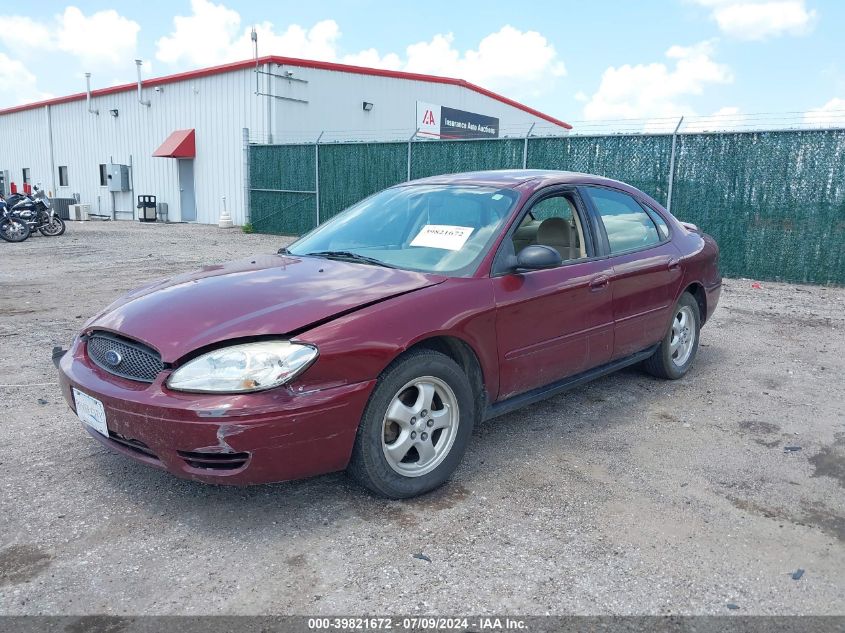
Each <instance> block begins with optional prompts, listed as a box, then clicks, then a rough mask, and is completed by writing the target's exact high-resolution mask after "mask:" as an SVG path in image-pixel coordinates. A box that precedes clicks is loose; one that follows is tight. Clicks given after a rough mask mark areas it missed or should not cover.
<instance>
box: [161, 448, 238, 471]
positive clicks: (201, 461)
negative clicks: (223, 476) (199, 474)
mask: <svg viewBox="0 0 845 633" xmlns="http://www.w3.org/2000/svg"><path fill="white" fill-rule="evenodd" d="M176 452H177V453H179V457H181V458H182V459H184V460H185V462H187V464H188V466H191V467H193V468H202V469H204V470H236V469H238V468H240V467H241V466H243V465H244V464H246V462H247V460H248V459H249V453H201V452H198V451H176Z"/></svg>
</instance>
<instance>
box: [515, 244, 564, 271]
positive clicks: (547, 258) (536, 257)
mask: <svg viewBox="0 0 845 633" xmlns="http://www.w3.org/2000/svg"><path fill="white" fill-rule="evenodd" d="M515 260H516V261H515V262H514V268H515V269H517V270H543V269H544V268H557V267H558V266H560V265H561V263H563V259H562V258H561V256H560V253H558V252H557V251H556V250H555V249H553V248H552V247H551V246H543V245H542V244H533V245H531V246H526V247H525V248H523V249H522V250H521V251H519V254H518V255H517V256H516V257H515Z"/></svg>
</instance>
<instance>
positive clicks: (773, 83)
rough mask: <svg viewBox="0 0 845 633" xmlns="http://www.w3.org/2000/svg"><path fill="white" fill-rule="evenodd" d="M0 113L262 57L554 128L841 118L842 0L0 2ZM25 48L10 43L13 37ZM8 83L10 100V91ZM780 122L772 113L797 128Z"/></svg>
mask: <svg viewBox="0 0 845 633" xmlns="http://www.w3.org/2000/svg"><path fill="white" fill-rule="evenodd" d="M0 24H2V25H3V28H2V30H0V85H3V86H4V91H3V93H2V95H0V107H5V106H10V105H15V104H17V103H19V102H26V101H32V100H36V99H39V98H43V97H47V96H59V95H63V94H68V93H71V92H78V91H80V90H82V89H83V88H84V80H83V73H84V72H85V71H90V72H92V73H93V83H94V86H95V87H98V86H99V87H101V86H106V85H112V84H114V83H118V82H125V81H132V79H133V77H134V64H133V62H132V60H133V59H134V58H135V57H136V56H138V57H141V58H143V59H144V60H146V62H147V65H146V66H145V72H146V73H147V74H152V75H153V76H159V75H164V74H170V73H173V72H178V71H181V70H186V69H189V68H197V67H202V66H208V65H213V64H217V63H222V62H225V61H232V60H235V59H240V58H244V57H248V56H249V44H248V35H247V32H248V30H249V28H250V27H251V26H252V25H253V24H257V25H259V33H260V36H259V43H260V52H261V53H262V54H270V53H273V54H280V55H291V56H299V57H313V58H321V59H330V60H333V61H341V62H344V61H345V62H351V63H359V64H361V65H376V66H383V67H388V68H400V69H406V70H414V71H419V72H429V73H432V74H445V75H452V76H460V77H463V78H465V79H467V80H470V81H473V82H475V83H479V84H481V85H484V86H485V87H488V88H490V89H493V90H496V91H499V92H502V93H503V94H506V95H507V96H510V97H513V98H516V99H518V100H520V101H523V102H525V103H527V104H529V105H532V106H534V107H536V108H538V109H540V110H542V111H544V112H547V113H548V114H551V115H553V116H556V117H559V118H562V119H564V120H567V121H576V122H578V121H588V122H590V123H589V124H590V125H594V126H596V127H601V124H599V123H597V122H598V121H602V120H607V119H621V118H634V119H662V118H664V117H665V118H666V119H667V120H668V119H670V118H675V117H677V116H679V115H681V114H684V115H686V116H687V117H690V116H693V117H695V116H699V117H702V116H709V115H713V114H715V113H718V114H719V116H721V117H722V118H723V119H724V120H725V121H726V122H730V121H734V120H736V121H742V120H747V119H744V117H747V116H748V115H749V114H751V113H759V112H766V113H770V112H775V113H780V112H783V113H787V112H788V113H793V112H805V111H816V112H815V113H814V114H813V115H812V116H815V117H816V120H818V121H821V120H822V119H823V120H825V121H828V120H831V121H834V122H838V121H839V120H840V119H841V121H842V123H841V124H845V44H843V27H845V2H840V1H838V0H661V1H657V0H652V1H648V0H643V1H640V2H628V1H623V0H616V1H602V0H593V1H591V2H583V1H581V2H574V1H561V0H557V1H545V0H544V1H532V2H522V3H514V2H508V3H505V2H490V1H487V2H467V1H461V2H455V1H454V0H453V1H452V2H442V1H439V0H423V1H421V2H420V1H417V2H382V1H375V0H349V1H346V2H311V3H302V2H295V3H294V2H261V1H258V2H239V1H235V0H222V1H220V0H216V1H212V0H174V1H171V2H157V1H153V2H146V3H138V2H132V3H125V4H117V5H115V3H113V2H99V1H80V2H75V3H72V4H69V3H67V2H56V1H46V2H39V3H37V6H35V3H29V4H27V3H21V2H9V1H7V0H2V1H0ZM22 42H23V43H24V44H23V45H22V44H21V43H22ZM11 86H18V89H17V90H10V87H11ZM801 116H802V115H788V116H786V117H783V118H784V119H790V118H801Z"/></svg>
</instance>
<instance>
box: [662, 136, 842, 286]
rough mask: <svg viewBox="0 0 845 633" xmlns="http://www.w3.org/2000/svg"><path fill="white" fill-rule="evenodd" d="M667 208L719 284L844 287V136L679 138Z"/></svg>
mask: <svg viewBox="0 0 845 633" xmlns="http://www.w3.org/2000/svg"><path fill="white" fill-rule="evenodd" d="M672 198H673V199H672V211H673V213H674V214H675V215H676V216H677V217H680V218H683V219H685V220H689V221H690V222H695V223H696V224H698V225H700V226H701V227H702V228H703V229H704V230H706V231H707V232H708V233H710V234H711V235H713V237H715V238H716V239H717V240H718V242H719V246H720V248H721V266H722V270H723V272H724V274H726V275H730V276H744V277H755V278H758V279H783V280H786V281H802V282H810V283H828V282H832V283H838V284H843V283H845V130H836V131H824V132H822V131H812V132H811V131H794V132H757V133H736V134H702V135H688V136H680V137H679V138H678V149H677V155H676V159H675V183H674V189H673V193H672Z"/></svg>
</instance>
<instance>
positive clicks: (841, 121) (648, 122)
mask: <svg viewBox="0 0 845 633" xmlns="http://www.w3.org/2000/svg"><path fill="white" fill-rule="evenodd" d="M569 123H570V125H572V129H571V130H567V129H565V128H563V127H561V126H559V125H555V124H552V123H548V124H546V123H535V124H533V125H532V124H531V123H530V122H526V123H509V124H506V125H502V126H501V127H500V129H499V137H498V138H500V139H501V138H510V139H524V138H525V137H526V136H527V135H528V134H529V133H530V136H531V138H542V137H557V136H612V135H653V134H672V133H673V132H674V131H675V129H676V127H677V128H678V133H679V134H696V133H708V132H751V131H759V132H767V131H785V130H818V129H845V109H831V110H804V111H787V112H749V113H742V112H728V113H722V114H711V115H689V116H684V117H683V120H682V119H681V117H680V116H661V117H649V118H636V119H624V118H620V119H597V120H593V119H575V120H571V121H570V122H569ZM679 123H680V127H678V125H679ZM416 131H417V130H415V129H414V128H411V127H404V128H383V129H366V130H364V129H361V130H356V129H346V130H284V131H281V132H278V133H276V134H273V135H270V134H268V133H266V132H259V131H250V135H249V141H250V143H254V144H262V145H264V144H308V143H315V142H317V139H318V138H319V141H320V144H331V143H349V142H394V143H395V142H408V141H409V140H412V139H413V140H414V142H421V141H424V140H429V139H425V138H424V137H420V136H417V137H416V138H414V135H415V132H416Z"/></svg>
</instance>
